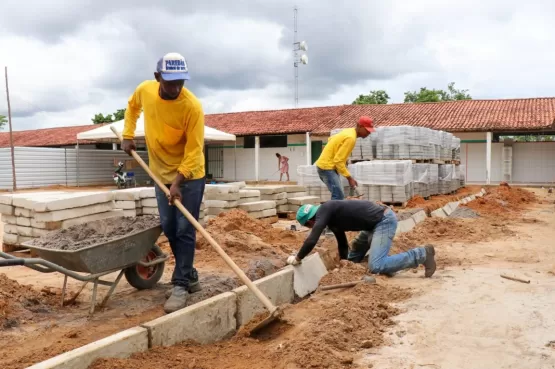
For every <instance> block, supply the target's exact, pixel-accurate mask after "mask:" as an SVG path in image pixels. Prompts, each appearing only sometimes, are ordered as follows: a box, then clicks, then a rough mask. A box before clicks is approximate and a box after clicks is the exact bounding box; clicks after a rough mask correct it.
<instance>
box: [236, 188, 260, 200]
mask: <svg viewBox="0 0 555 369" xmlns="http://www.w3.org/2000/svg"><path fill="white" fill-rule="evenodd" d="M239 197H240V198H241V199H242V198H244V197H260V191H258V190H240V191H239Z"/></svg>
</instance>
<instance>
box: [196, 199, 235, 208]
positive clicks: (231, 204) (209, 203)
mask: <svg viewBox="0 0 555 369" xmlns="http://www.w3.org/2000/svg"><path fill="white" fill-rule="evenodd" d="M204 205H205V206H206V207H207V208H222V209H229V208H236V207H237V206H238V205H239V203H238V202H237V201H223V200H206V201H204Z"/></svg>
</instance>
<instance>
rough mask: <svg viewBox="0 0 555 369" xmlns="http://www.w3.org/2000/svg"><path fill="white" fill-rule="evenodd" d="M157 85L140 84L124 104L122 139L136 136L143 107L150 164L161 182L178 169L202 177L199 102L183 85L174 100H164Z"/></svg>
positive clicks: (187, 175)
mask: <svg viewBox="0 0 555 369" xmlns="http://www.w3.org/2000/svg"><path fill="white" fill-rule="evenodd" d="M159 86H160V84H159V83H158V82H157V81H155V80H152V81H145V82H143V83H141V84H140V85H139V86H138V87H137V89H136V90H135V92H134V93H133V95H131V97H130V98H129V101H128V103H127V110H126V111H125V127H124V129H123V138H124V139H129V140H131V139H133V138H134V137H135V128H136V126H137V119H139V116H140V114H141V110H143V114H144V121H145V140H146V144H147V149H148V159H149V167H150V170H152V172H154V174H155V175H157V176H158V177H159V178H160V179H161V180H162V182H164V183H166V184H170V183H172V182H173V180H174V179H175V177H176V176H177V172H178V171H179V173H181V174H183V175H184V176H185V178H187V179H198V178H202V177H204V112H203V110H202V105H201V103H200V101H199V100H198V99H197V98H196V96H195V95H193V93H192V92H190V91H189V90H187V89H186V88H183V89H182V90H181V93H180V94H179V97H178V98H177V99H175V100H163V99H162V98H161V97H160V95H159V94H158V89H159Z"/></svg>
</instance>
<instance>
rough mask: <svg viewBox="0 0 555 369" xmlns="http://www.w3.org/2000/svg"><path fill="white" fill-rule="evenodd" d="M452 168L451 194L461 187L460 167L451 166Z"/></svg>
mask: <svg viewBox="0 0 555 369" xmlns="http://www.w3.org/2000/svg"><path fill="white" fill-rule="evenodd" d="M451 165H452V166H453V178H452V179H451V187H450V188H449V189H450V190H451V192H453V191H456V190H458V189H459V188H460V187H461V166H460V165H455V164H451Z"/></svg>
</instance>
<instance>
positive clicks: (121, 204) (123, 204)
mask: <svg viewBox="0 0 555 369" xmlns="http://www.w3.org/2000/svg"><path fill="white" fill-rule="evenodd" d="M114 207H115V208H116V209H122V210H135V208H136V207H137V205H136V204H135V200H133V201H128V200H116V201H115V204H114Z"/></svg>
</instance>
